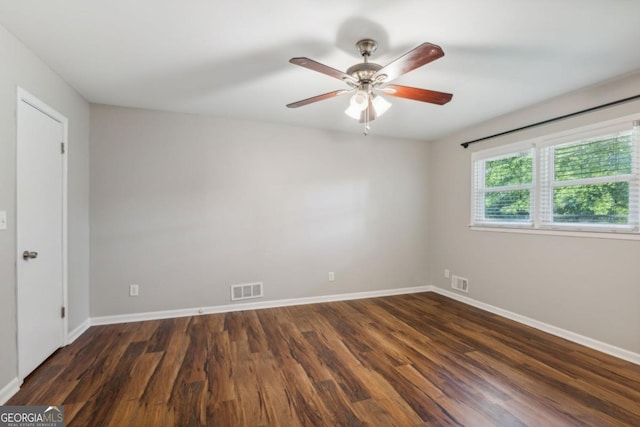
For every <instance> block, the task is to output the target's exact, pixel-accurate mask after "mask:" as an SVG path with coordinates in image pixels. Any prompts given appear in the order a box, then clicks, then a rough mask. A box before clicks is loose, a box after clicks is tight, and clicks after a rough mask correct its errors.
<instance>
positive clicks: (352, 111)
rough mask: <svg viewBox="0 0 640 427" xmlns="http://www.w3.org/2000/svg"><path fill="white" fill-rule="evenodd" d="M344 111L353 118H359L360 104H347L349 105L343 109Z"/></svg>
mask: <svg viewBox="0 0 640 427" xmlns="http://www.w3.org/2000/svg"><path fill="white" fill-rule="evenodd" d="M344 113H345V114H346V115H347V116H349V117H351V118H353V119H356V120H360V114H361V113H362V110H361V109H360V106H358V105H354V104H353V103H351V104H349V107H348V108H347V109H346V110H344Z"/></svg>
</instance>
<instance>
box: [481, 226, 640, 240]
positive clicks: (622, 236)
mask: <svg viewBox="0 0 640 427" xmlns="http://www.w3.org/2000/svg"><path fill="white" fill-rule="evenodd" d="M469 229H470V230H471V231H489V232H497V233H520V234H539V235H544V236H565V237H583V238H591V239H618V240H640V233H623V232H620V233H612V232H603V231H576V230H551V229H546V228H545V229H541V228H525V227H506V226H505V227H492V226H486V225H470V226H469Z"/></svg>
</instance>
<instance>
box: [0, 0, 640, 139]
mask: <svg viewBox="0 0 640 427" xmlns="http://www.w3.org/2000/svg"><path fill="white" fill-rule="evenodd" d="M638 17H640V1H638V0H535V1H534V0H529V1H526V0H483V1H479V0H449V1H443V0H437V1H436V0H428V1H427V0H417V1H412V0H351V1H346V0H270V1H259V0H251V1H250V0H236V1H222V0H182V1H178V0H108V1H87V0H47V1H42V0H0V24H2V25H3V26H5V27H6V28H7V29H8V30H9V31H10V32H11V33H13V34H14V35H15V36H17V37H18V38H19V39H20V40H22V41H23V42H24V43H25V44H26V45H27V46H28V47H29V48H30V49H32V50H33V51H34V52H35V53H36V54H37V55H38V56H39V57H40V58H42V59H43V60H44V61H45V62H46V63H47V64H48V65H49V66H50V67H51V68H52V69H53V70H55V71H56V72H57V73H58V74H60V75H61V76H62V77H63V78H64V79H65V80H66V81H67V82H68V83H69V84H71V85H72V86H73V87H74V88H76V89H77V90H78V91H79V92H80V93H81V94H82V95H83V96H84V97H85V98H86V99H87V100H89V101H90V102H95V103H102V104H111V105H120V106H128V107H140V108H151V109H158V110H167V111H177V112H188V113H198V114H206V115H213V116H219V117H229V118H241V119H249V120H259V121H267V122H276V123H286V124H292V125H299V126H308V127H315V128H325V129H334V130H340V131H346V132H360V131H361V125H360V124H359V123H358V122H357V121H355V120H353V119H350V118H348V117H347V116H346V115H345V114H344V113H343V110H344V109H345V108H346V106H347V104H348V101H349V99H348V97H346V96H343V97H338V98H334V99H330V100H326V101H322V102H318V103H315V104H310V105H308V106H305V107H301V108H298V109H288V108H286V107H285V105H286V104H288V103H290V102H293V101H298V100H300V99H303V98H308V97H311V96H314V95H318V94H321V93H324V92H329V91H333V90H336V89H341V88H343V87H346V86H343V85H344V84H343V83H341V82H340V81H338V80H335V79H332V78H330V77H327V76H325V75H323V74H319V73H316V72H313V71H310V70H307V69H305V68H301V67H297V66H294V65H292V64H289V63H288V60H289V58H291V57H295V56H306V57H309V58H311V59H315V60H317V61H319V62H322V63H324V64H327V65H329V66H332V67H334V68H337V69H340V70H346V68H348V67H349V66H351V65H353V64H355V63H357V62H360V57H359V55H358V54H357V52H356V50H355V47H354V45H355V42H356V41H357V40H359V39H361V38H367V37H368V38H374V39H376V40H377V41H378V43H379V48H378V52H376V54H374V55H373V56H372V61H373V62H377V63H380V64H381V65H385V64H387V63H389V62H390V61H391V60H393V59H395V58H396V57H398V56H400V55H402V54H403V53H404V52H406V51H407V50H409V49H412V48H414V47H415V46H417V45H419V44H421V43H422V42H430V43H433V44H437V45H439V46H441V47H442V48H443V50H444V52H445V56H444V58H441V59H439V60H437V61H435V62H432V63H430V64H427V65H425V66H424V67H421V68H418V69H417V70H414V71H412V72H411V73H409V74H406V75H404V76H402V77H400V78H398V79H397V80H396V81H395V83H398V84H404V85H408V86H416V87H421V88H427V89H433V90H438V91H443V92H451V93H453V94H454V97H453V100H452V101H451V102H450V103H449V104H447V105H444V106H437V105H431V104H425V103H420V102H416V101H410V100H405V99H399V98H390V99H389V101H391V102H392V104H393V106H392V108H391V109H390V110H389V112H387V113H386V114H385V116H384V117H381V118H380V119H378V120H376V121H375V122H373V123H372V130H371V133H373V134H380V135H388V136H398V137H408V138H416V139H432V138H436V137H440V136H443V135H446V134H449V133H451V132H454V131H456V130H458V129H461V128H464V127H468V126H471V125H473V124H475V123H479V122H482V121H485V120H487V119H490V118H492V117H496V116H499V115H502V114H505V113H507V112H510V111H513V110H517V109H520V108H523V107H526V106H528V105H531V104H535V103H538V102H540V101H542V100H545V99H548V98H551V97H554V96H557V95H560V94H563V93H566V92H570V91H572V90H575V89H578V88H581V87H585V86H589V85H592V84H595V83H599V82H601V81H604V80H607V79H610V78H614V77H617V76H620V75H623V74H626V73H629V72H632V71H635V70H639V69H640V49H638V42H639V41H640V24H639V23H638Z"/></svg>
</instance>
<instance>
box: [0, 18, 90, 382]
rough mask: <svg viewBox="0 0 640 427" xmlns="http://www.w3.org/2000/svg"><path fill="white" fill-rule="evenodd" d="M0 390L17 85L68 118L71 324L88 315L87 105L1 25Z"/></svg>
mask: <svg viewBox="0 0 640 427" xmlns="http://www.w3.org/2000/svg"><path fill="white" fill-rule="evenodd" d="M0 58H2V66H0V210H5V211H7V213H8V229H7V230H4V231H0V343H2V345H0V389H2V388H3V387H4V386H5V385H6V384H8V383H9V382H10V381H11V380H12V379H14V378H15V377H16V376H17V349H16V306H15V304H16V270H15V265H16V253H17V248H16V103H17V92H16V88H17V87H18V86H20V87H22V88H24V89H25V90H27V91H29V92H30V93H32V94H33V95H35V96H36V97H38V98H39V99H41V100H42V101H44V102H45V103H47V104H49V105H50V106H51V107H53V108H54V109H55V110H57V111H58V112H60V113H61V114H63V115H65V116H66V117H67V118H68V119H69V152H68V156H69V157H68V168H69V191H68V215H69V239H68V242H69V307H68V313H69V329H70V330H73V329H74V328H76V327H77V326H79V325H80V324H81V323H82V322H84V321H85V320H87V319H88V317H89V183H88V181H89V104H88V103H87V102H86V101H85V100H84V99H83V98H82V97H80V95H78V93H77V92H76V91H74V90H73V89H72V88H71V87H69V86H68V85H67V84H66V83H65V82H64V81H62V79H61V78H60V77H58V75H56V74H55V73H54V72H53V71H51V70H50V69H49V68H48V67H47V66H46V65H45V64H44V63H42V61H40V60H39V59H38V58H37V57H36V56H35V55H34V54H33V53H32V52H31V51H29V50H28V49H27V48H26V47H25V46H24V45H23V44H21V43H20V42H19V41H18V40H17V39H15V38H14V37H13V36H12V35H11V34H9V33H8V32H7V31H6V30H5V29H4V28H3V27H2V26H0Z"/></svg>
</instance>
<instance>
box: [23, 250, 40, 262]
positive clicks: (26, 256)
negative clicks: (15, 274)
mask: <svg viewBox="0 0 640 427" xmlns="http://www.w3.org/2000/svg"><path fill="white" fill-rule="evenodd" d="M35 258H38V252H29V251H24V252H23V253H22V259H24V260H25V261H29V259H35Z"/></svg>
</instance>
